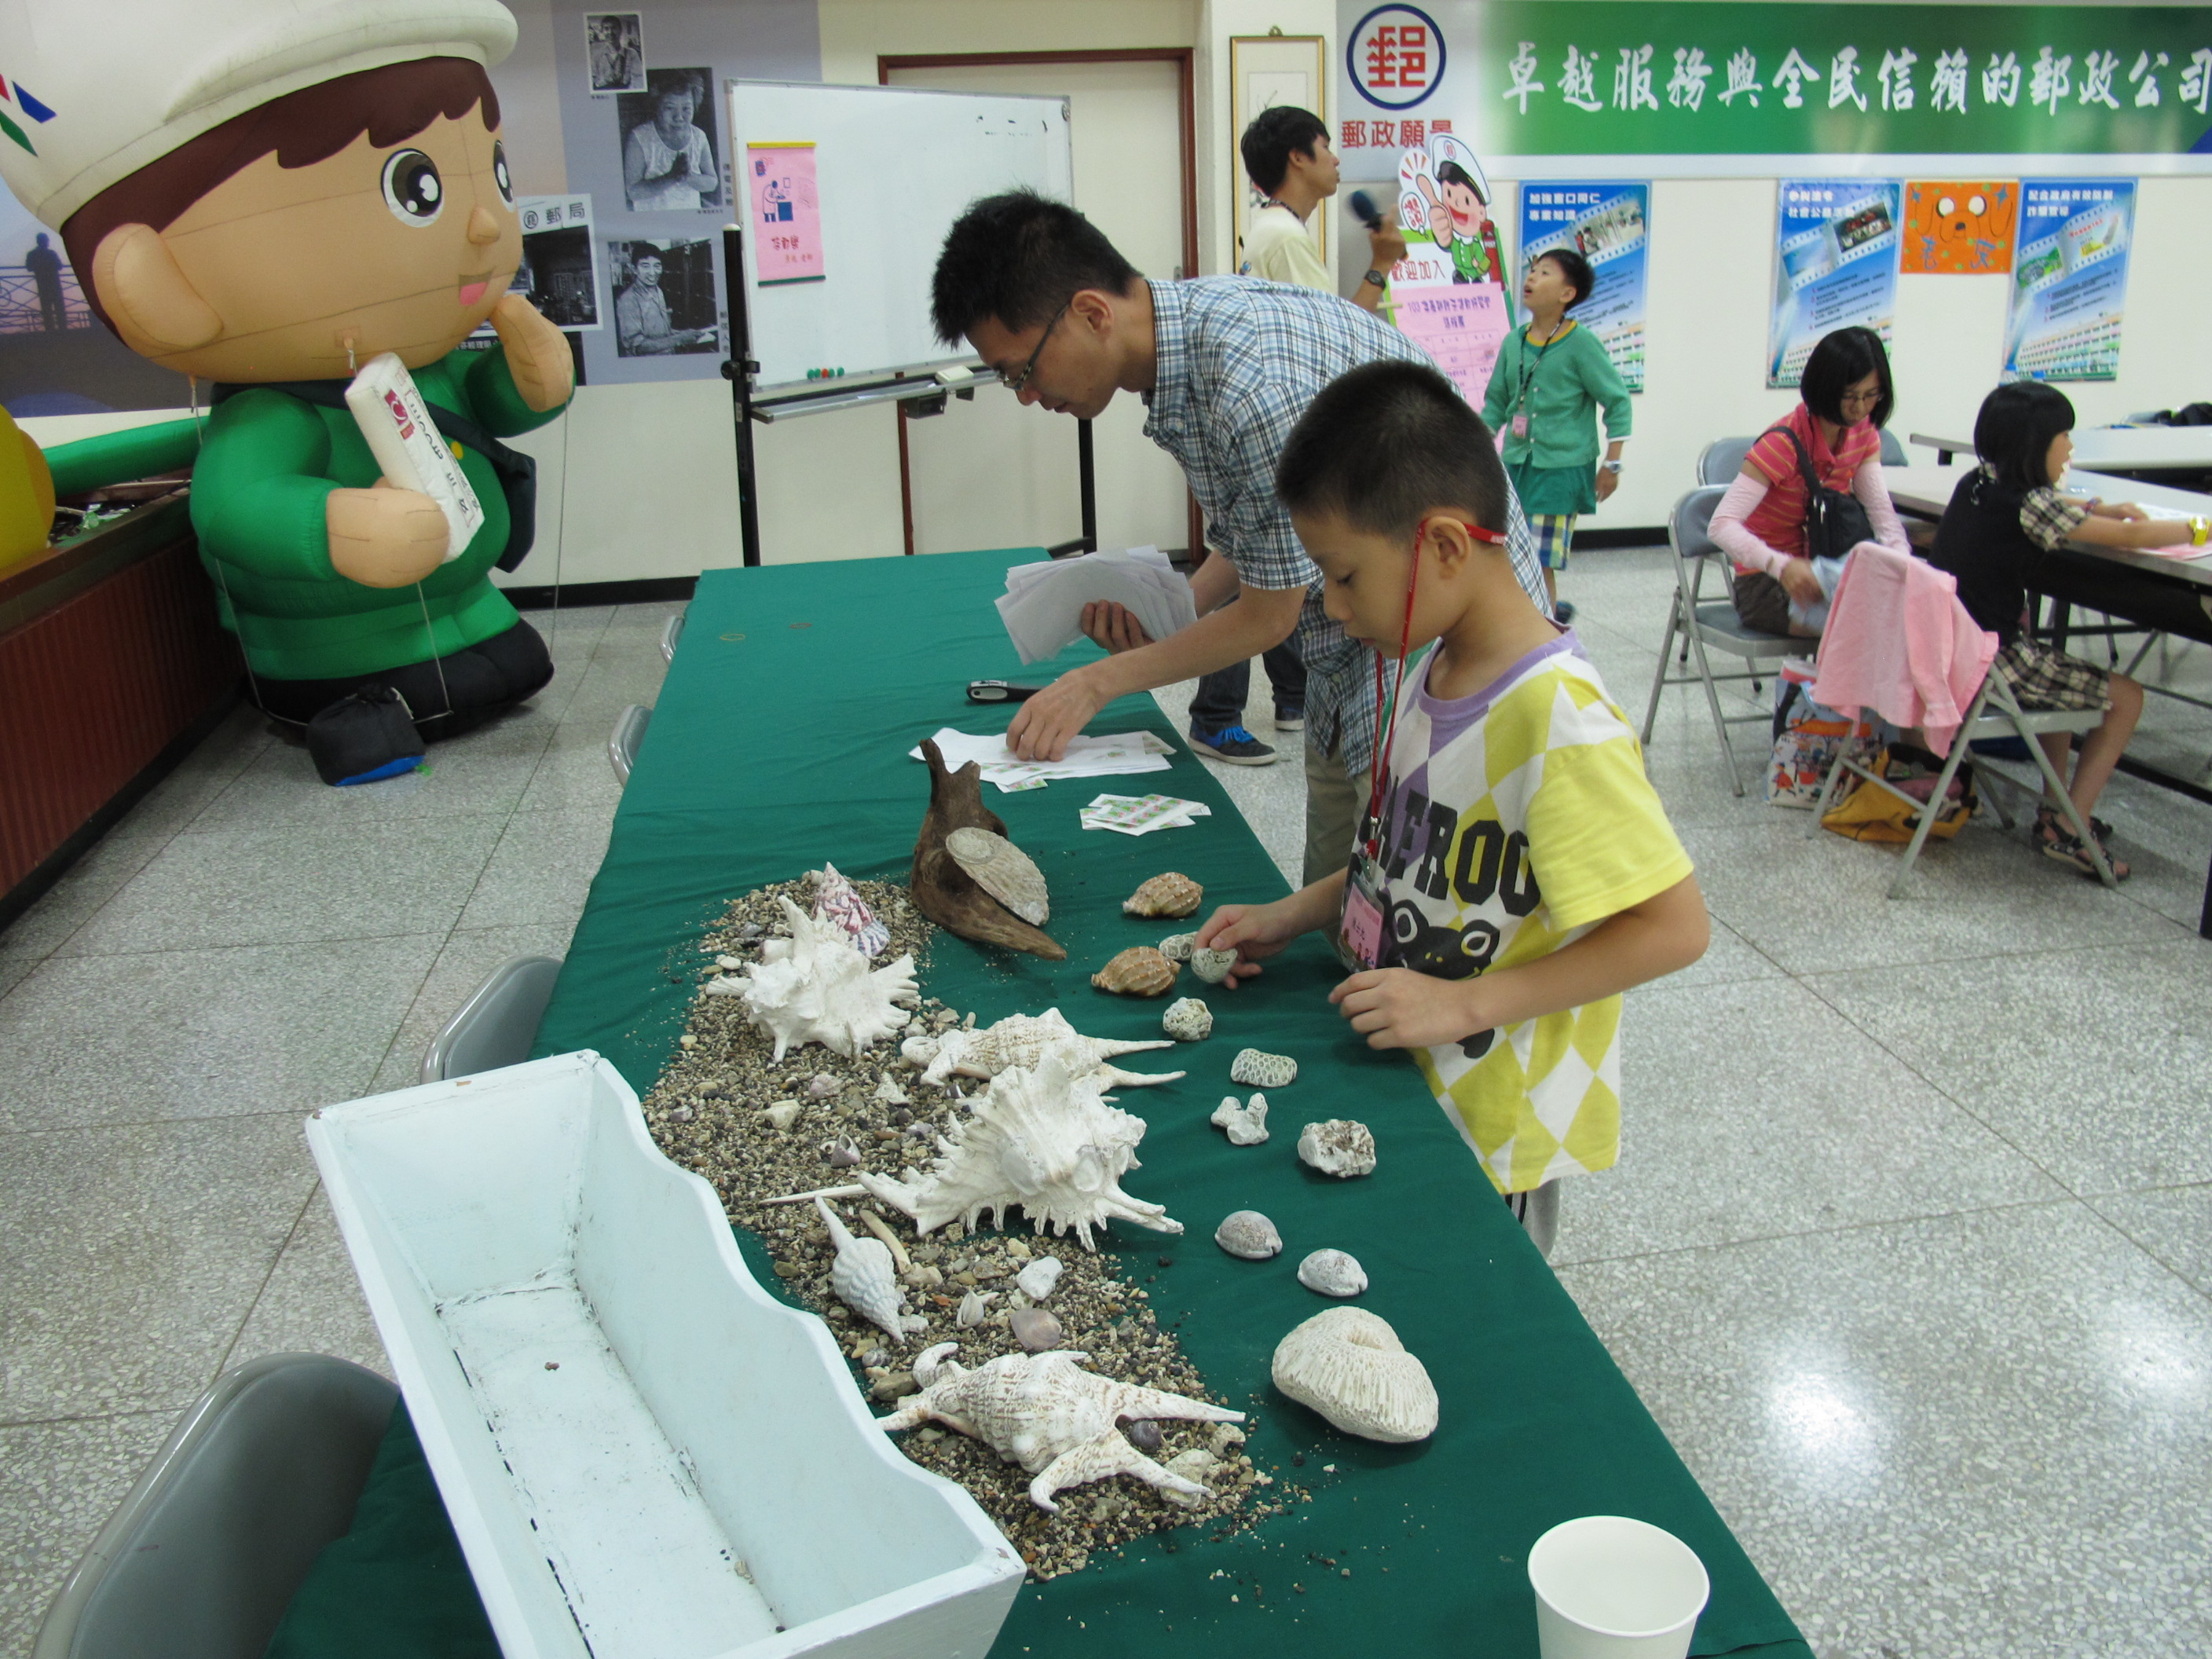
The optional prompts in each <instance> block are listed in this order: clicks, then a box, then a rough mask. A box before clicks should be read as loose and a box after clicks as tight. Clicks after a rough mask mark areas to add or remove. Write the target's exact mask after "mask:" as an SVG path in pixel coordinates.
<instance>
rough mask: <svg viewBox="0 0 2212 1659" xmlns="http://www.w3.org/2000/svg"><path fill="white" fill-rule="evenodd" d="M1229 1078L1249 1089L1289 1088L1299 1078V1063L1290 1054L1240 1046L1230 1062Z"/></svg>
mask: <svg viewBox="0 0 2212 1659" xmlns="http://www.w3.org/2000/svg"><path fill="white" fill-rule="evenodd" d="M1229 1080H1230V1081H1231V1083H1241V1084H1243V1085H1244V1086H1245V1087H1246V1088H1248V1089H1287V1088H1288V1087H1290V1085H1291V1084H1293V1083H1296V1082H1297V1080H1298V1063H1297V1061H1296V1060H1292V1059H1291V1057H1290V1056H1289V1055H1288V1054H1266V1053H1263V1052H1261V1050H1260V1049H1257V1048H1240V1049H1238V1050H1237V1058H1236V1059H1234V1060H1231V1061H1230V1062H1229Z"/></svg>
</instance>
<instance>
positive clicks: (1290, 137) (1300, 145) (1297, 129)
mask: <svg viewBox="0 0 2212 1659" xmlns="http://www.w3.org/2000/svg"><path fill="white" fill-rule="evenodd" d="M1327 138H1328V128H1327V127H1325V126H1323V125H1322V119H1321V117H1320V116H1318V115H1316V114H1315V113H1314V112H1312V111H1311V110H1310V109H1300V108H1299V107H1298V106H1297V105H1295V104H1277V105H1276V106H1274V107H1273V108H1272V109H1263V110H1261V112H1259V113H1258V114H1257V115H1255V116H1254V117H1253V118H1252V125H1250V126H1249V127H1247V128H1245V129H1244V136H1243V137H1242V138H1239V139H1238V140H1237V150H1238V151H1239V152H1240V153H1241V154H1242V155H1243V157H1244V171H1245V172H1246V173H1249V174H1251V176H1252V182H1253V183H1254V184H1255V185H1258V186H1259V187H1260V188H1261V190H1264V191H1267V194H1268V195H1270V196H1273V194H1274V193H1275V192H1276V191H1279V190H1280V189H1281V188H1282V187H1283V180H1284V179H1286V178H1288V177H1289V176H1290V172H1291V156H1293V155H1311V154H1312V153H1313V147H1314V144H1315V142H1316V140H1322V141H1325V140H1327Z"/></svg>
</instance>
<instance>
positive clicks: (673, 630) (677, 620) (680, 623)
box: [660, 605, 691, 662]
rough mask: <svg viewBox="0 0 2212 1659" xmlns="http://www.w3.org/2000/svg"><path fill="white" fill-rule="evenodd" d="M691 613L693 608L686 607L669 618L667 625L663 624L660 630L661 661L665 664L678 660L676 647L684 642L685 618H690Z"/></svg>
mask: <svg viewBox="0 0 2212 1659" xmlns="http://www.w3.org/2000/svg"><path fill="white" fill-rule="evenodd" d="M690 611H691V607H690V605H685V606H684V609H683V610H681V611H678V612H677V613H676V614H675V615H674V616H672V617H670V618H669V619H668V620H667V621H666V622H665V623H662V624H661V628H660V659H661V661H663V662H674V661H675V660H676V647H677V643H678V641H680V640H682V639H683V637H684V617H687V616H689V615H690Z"/></svg>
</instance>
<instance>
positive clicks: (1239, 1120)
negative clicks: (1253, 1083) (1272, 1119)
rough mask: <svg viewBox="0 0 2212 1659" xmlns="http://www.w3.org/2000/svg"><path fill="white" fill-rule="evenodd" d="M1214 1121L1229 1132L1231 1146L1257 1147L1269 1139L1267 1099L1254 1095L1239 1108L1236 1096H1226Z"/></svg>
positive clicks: (1216, 1112)
mask: <svg viewBox="0 0 2212 1659" xmlns="http://www.w3.org/2000/svg"><path fill="white" fill-rule="evenodd" d="M1212 1121H1213V1122H1214V1123H1216V1124H1218V1125H1219V1126H1220V1127H1222V1128H1225V1129H1226V1130H1228V1131H1229V1144H1230V1145H1231V1146H1258V1145H1259V1144H1260V1143H1261V1141H1263V1140H1265V1139H1267V1096H1265V1095H1254V1096H1253V1097H1252V1098H1251V1100H1250V1101H1249V1103H1246V1104H1244V1105H1243V1106H1239V1105H1238V1104H1237V1097H1236V1096H1235V1095H1224V1096H1222V1097H1221V1104H1219V1105H1218V1106H1217V1107H1215V1108H1214V1109H1213V1117H1212Z"/></svg>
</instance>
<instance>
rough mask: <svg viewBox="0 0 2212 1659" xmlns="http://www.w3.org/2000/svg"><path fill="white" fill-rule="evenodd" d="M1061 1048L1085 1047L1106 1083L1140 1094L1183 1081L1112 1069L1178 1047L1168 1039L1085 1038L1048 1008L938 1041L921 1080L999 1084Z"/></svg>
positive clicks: (1167, 1074)
mask: <svg viewBox="0 0 2212 1659" xmlns="http://www.w3.org/2000/svg"><path fill="white" fill-rule="evenodd" d="M1056 1042H1073V1043H1079V1044H1080V1045H1081V1046H1082V1048H1083V1051H1084V1052H1085V1054H1089V1055H1090V1056H1091V1066H1092V1067H1093V1068H1094V1069H1095V1070H1096V1071H1097V1073H1098V1074H1099V1081H1100V1082H1101V1083H1104V1084H1115V1083H1118V1084H1121V1085H1125V1086H1127V1087H1129V1088H1133V1089H1141V1088H1143V1087H1145V1086H1146V1085H1148V1084H1153V1083H1172V1082H1173V1081H1174V1080H1175V1079H1177V1078H1179V1077H1181V1076H1182V1073H1181V1072H1125V1071H1123V1070H1122V1069H1121V1067H1120V1066H1111V1065H1109V1064H1108V1063H1107V1062H1108V1061H1109V1060H1113V1059H1115V1058H1116V1057H1117V1056H1119V1055H1121V1054H1139V1053H1141V1052H1142V1051H1143V1050H1145V1049H1146V1048H1174V1047H1175V1044H1174V1043H1173V1042H1170V1041H1169V1040H1168V1039H1167V1038H1165V1037H1154V1038H1152V1039H1151V1040H1149V1041H1146V1042H1117V1041H1115V1040H1114V1039H1112V1038H1110V1037H1091V1036H1084V1035H1083V1033H1082V1032H1080V1031H1079V1030H1076V1029H1075V1028H1074V1027H1073V1025H1070V1024H1068V1023H1067V1016H1066V1015H1065V1014H1063V1013H1061V1012H1060V1010H1059V1009H1057V1008H1048V1009H1046V1010H1045V1011H1044V1012H1042V1013H1041V1014H1039V1015H1037V1016H1036V1018H1030V1016H1029V1015H1027V1014H1009V1015H1007V1016H1006V1018H1004V1019H1002V1020H1000V1021H999V1022H998V1024H995V1025H988V1026H986V1027H985V1028H984V1029H983V1030H980V1031H947V1032H945V1035H944V1036H941V1037H939V1038H938V1039H937V1053H936V1054H934V1055H933V1057H932V1058H930V1059H929V1060H926V1061H925V1062H924V1063H923V1071H922V1073H921V1080H922V1081H923V1082H924V1083H933V1084H936V1085H939V1087H940V1088H941V1087H943V1086H944V1084H945V1079H947V1078H950V1077H951V1076H953V1075H954V1074H955V1073H957V1074H958V1075H959V1076H961V1077H975V1078H994V1077H996V1076H998V1074H999V1073H1001V1072H1004V1071H1009V1070H1011V1069H1012V1068H1013V1067H1014V1066H1034V1065H1036V1063H1037V1060H1038V1059H1039V1058H1040V1057H1041V1056H1042V1054H1043V1053H1044V1051H1045V1050H1046V1049H1047V1048H1050V1047H1051V1046H1052V1045H1053V1044H1054V1043H1056ZM914 1046H915V1039H914V1038H912V1037H909V1038H908V1039H907V1042H906V1044H905V1047H907V1048H913V1047H914Z"/></svg>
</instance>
